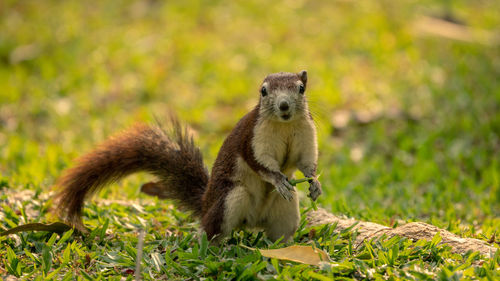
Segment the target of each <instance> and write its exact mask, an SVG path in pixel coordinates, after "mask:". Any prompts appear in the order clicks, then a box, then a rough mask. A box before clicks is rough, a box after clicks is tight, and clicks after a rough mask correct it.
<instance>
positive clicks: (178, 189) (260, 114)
mask: <svg viewBox="0 0 500 281" xmlns="http://www.w3.org/2000/svg"><path fill="white" fill-rule="evenodd" d="M306 85H307V72H306V71H301V72H299V73H289V72H280V73H274V74H270V75H268V76H267V77H266V78H265V79H264V81H263V82H262V84H261V87H260V91H259V92H260V94H259V95H260V98H259V103H258V104H257V105H256V106H255V107H254V108H253V110H251V111H250V112H249V113H247V114H246V115H245V116H244V117H243V118H242V119H241V120H240V121H239V122H238V123H237V124H236V126H235V128H234V129H233V130H232V131H231V133H230V134H229V136H228V137H227V138H226V139H225V141H224V143H223V144H222V147H221V148H220V150H219V153H218V155H217V158H216V160H215V163H214V164H213V167H212V172H211V174H210V175H209V173H208V170H207V168H206V167H205V165H204V163H203V158H202V155H201V152H200V150H199V148H197V147H196V146H195V145H194V142H193V138H192V136H191V135H190V134H189V133H188V131H187V129H186V128H183V126H181V124H180V122H179V121H178V120H177V119H175V118H174V117H172V118H171V119H172V120H171V129H172V130H171V132H170V133H168V132H167V131H166V130H164V129H163V127H162V126H161V125H159V124H158V125H145V124H139V125H136V126H134V127H132V128H131V129H128V130H126V131H125V132H123V133H121V134H118V135H116V136H114V137H111V138H109V139H108V140H106V141H105V142H104V143H102V144H101V145H100V146H98V147H97V148H96V149H95V150H93V151H91V152H90V153H88V154H86V155H83V156H81V157H80V158H78V159H77V160H76V165H75V166H73V167H72V168H69V169H67V170H65V171H64V172H63V175H62V176H61V177H60V178H59V179H58V180H57V181H56V186H58V187H59V188H60V190H59V191H58V193H57V195H56V206H57V210H58V212H59V215H60V216H61V217H62V218H64V219H65V220H66V221H67V222H68V223H70V224H71V225H73V226H74V227H75V228H77V229H79V230H85V227H84V225H83V223H82V220H81V215H82V208H83V205H84V202H85V199H87V198H88V197H89V196H90V195H91V194H93V193H95V192H96V191H98V190H99V189H100V188H102V187H103V186H105V185H106V184H109V183H111V182H114V181H117V180H119V179H121V178H123V177H125V176H127V175H130V174H133V173H135V172H139V171H145V172H149V173H151V174H153V175H155V176H157V177H158V181H155V182H149V183H146V184H144V185H143V186H142V187H141V190H142V191H143V192H145V193H148V194H150V195H157V196H158V197H160V198H168V199H173V200H175V201H177V203H178V206H179V207H180V208H181V209H184V210H186V209H187V210H189V211H191V212H192V213H193V215H194V216H195V217H197V218H199V219H200V220H201V226H202V230H203V231H205V232H206V234H207V237H208V238H209V239H219V238H222V237H226V236H228V235H229V234H230V233H231V231H232V230H233V229H235V228H240V227H250V228H260V229H263V230H264V231H265V233H266V235H267V237H268V238H270V239H271V240H274V241H276V240H278V239H280V238H283V240H282V242H286V241H288V240H289V239H290V238H291V237H292V236H293V234H294V233H295V231H296V230H297V228H298V226H299V222H300V213H299V201H298V196H297V193H296V190H295V187H294V186H292V185H291V184H290V183H289V181H288V179H289V178H291V177H292V176H293V173H294V172H295V171H296V169H299V170H300V171H301V172H302V173H303V174H304V176H306V177H309V178H312V179H311V180H309V184H310V186H309V192H310V194H309V196H310V197H311V198H312V199H313V200H316V199H317V198H318V196H319V195H321V193H322V190H321V184H320V182H319V181H318V179H317V176H316V167H317V160H318V146H317V139H316V138H317V136H316V128H315V124H314V121H313V118H312V115H311V113H310V112H309V108H308V104H307V99H306V96H305V90H306ZM274 191H277V192H274Z"/></svg>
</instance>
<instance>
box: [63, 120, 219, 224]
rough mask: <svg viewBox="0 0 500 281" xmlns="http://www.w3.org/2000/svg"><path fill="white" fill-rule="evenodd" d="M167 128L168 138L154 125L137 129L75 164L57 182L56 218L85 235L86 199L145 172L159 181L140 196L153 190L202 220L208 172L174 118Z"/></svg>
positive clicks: (109, 141)
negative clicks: (118, 181) (62, 219)
mask: <svg viewBox="0 0 500 281" xmlns="http://www.w3.org/2000/svg"><path fill="white" fill-rule="evenodd" d="M169 127H171V128H172V132H171V133H170V134H169V133H167V132H165V131H164V130H163V129H162V128H161V127H160V126H159V125H152V126H148V125H145V124H138V125H136V126H134V127H132V128H131V129H129V130H126V131H124V132H123V133H121V134H118V135H116V136H114V137H111V138H109V139H108V140H107V141H105V142H104V143H102V144H101V145H100V146H99V147H97V148H96V149H95V150H93V151H91V152H90V153H88V154H86V155H84V156H82V157H80V158H79V159H77V160H76V165H75V166H74V167H72V168H70V169H68V170H66V171H65V172H64V174H63V175H62V176H61V177H60V178H59V179H58V181H57V182H56V186H57V187H59V188H60V191H59V193H58V194H57V196H56V202H57V205H58V206H57V207H58V210H57V211H58V213H59V215H60V216H61V217H63V218H65V220H66V221H68V222H69V223H71V224H72V225H73V226H75V227H76V228H78V229H79V230H84V229H85V228H84V226H83V224H82V221H81V214H82V208H83V205H84V202H85V199H86V198H88V197H89V196H90V195H92V194H94V193H96V192H97V191H98V190H100V189H101V188H102V187H104V186H105V185H106V184H109V183H112V182H114V181H117V180H119V179H121V178H122V177H125V176H127V175H130V174H133V173H136V172H140V171H144V172H149V173H151V174H153V175H155V176H157V177H158V179H159V181H158V182H156V183H148V184H146V185H144V186H143V191H144V188H145V187H146V189H151V188H156V189H158V190H160V191H161V194H157V195H158V196H159V197H161V198H169V199H174V200H176V201H178V205H179V206H180V207H181V208H184V209H187V210H190V211H192V212H193V213H194V215H195V216H201V212H202V207H201V206H202V204H201V200H202V196H203V193H204V192H205V188H206V186H207V183H208V178H209V176H208V171H207V169H206V167H205V165H204V164H203V159H202V155H201V152H200V150H199V149H198V148H197V147H196V146H195V145H194V143H193V139H192V137H191V136H190V135H189V134H188V133H187V130H185V129H183V128H182V126H181V125H180V123H179V122H178V121H177V120H176V119H175V118H171V126H169ZM148 187H149V188H148ZM146 193H148V192H146Z"/></svg>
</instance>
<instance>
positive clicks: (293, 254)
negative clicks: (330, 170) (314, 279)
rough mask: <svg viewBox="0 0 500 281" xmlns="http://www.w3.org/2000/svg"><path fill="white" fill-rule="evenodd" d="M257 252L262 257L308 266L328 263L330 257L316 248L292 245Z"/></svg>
mask: <svg viewBox="0 0 500 281" xmlns="http://www.w3.org/2000/svg"><path fill="white" fill-rule="evenodd" d="M257 250H259V252H260V253H261V254H262V255H263V256H264V257H268V258H274V259H280V260H289V261H294V262H299V263H304V264H310V265H319V264H320V262H329V261H330V257H329V256H328V254H327V253H326V252H324V251H322V250H320V249H318V248H313V247H312V246H300V245H294V246H290V247H286V248H281V249H272V250H263V249H257Z"/></svg>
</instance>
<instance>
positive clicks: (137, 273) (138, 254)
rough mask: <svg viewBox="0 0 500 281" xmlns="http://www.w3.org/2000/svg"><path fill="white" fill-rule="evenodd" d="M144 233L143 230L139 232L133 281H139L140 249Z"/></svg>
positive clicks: (142, 244)
mask: <svg viewBox="0 0 500 281" xmlns="http://www.w3.org/2000/svg"><path fill="white" fill-rule="evenodd" d="M145 235H146V233H145V232H144V229H141V232H139V241H137V255H136V257H135V280H136V281H141V279H142V278H141V261H142V248H143V246H144V236H145Z"/></svg>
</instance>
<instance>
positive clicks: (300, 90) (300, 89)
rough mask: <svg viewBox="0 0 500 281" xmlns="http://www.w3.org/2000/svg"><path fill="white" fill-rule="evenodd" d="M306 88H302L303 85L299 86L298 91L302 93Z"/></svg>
mask: <svg viewBox="0 0 500 281" xmlns="http://www.w3.org/2000/svg"><path fill="white" fill-rule="evenodd" d="M305 90H306V88H304V85H300V86H299V93H301V94H303V93H304V91H305Z"/></svg>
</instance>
